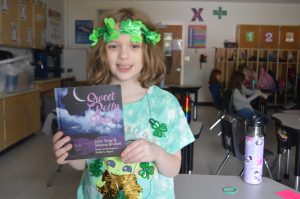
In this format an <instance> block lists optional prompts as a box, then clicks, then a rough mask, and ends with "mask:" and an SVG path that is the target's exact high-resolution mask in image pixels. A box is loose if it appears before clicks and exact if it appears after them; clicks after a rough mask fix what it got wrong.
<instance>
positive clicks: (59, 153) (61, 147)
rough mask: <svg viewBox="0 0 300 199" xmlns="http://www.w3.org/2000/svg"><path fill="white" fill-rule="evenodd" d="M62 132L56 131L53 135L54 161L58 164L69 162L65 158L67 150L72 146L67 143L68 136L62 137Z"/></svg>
mask: <svg viewBox="0 0 300 199" xmlns="http://www.w3.org/2000/svg"><path fill="white" fill-rule="evenodd" d="M63 135H64V134H63V132H62V131H58V132H56V133H55V135H54V136H53V140H52V141H53V150H54V154H55V157H56V162H57V163H58V164H66V163H69V161H66V158H67V157H68V151H70V150H71V149H72V147H73V145H72V144H67V145H65V144H66V143H68V142H69V141H70V137H69V136H66V137H63Z"/></svg>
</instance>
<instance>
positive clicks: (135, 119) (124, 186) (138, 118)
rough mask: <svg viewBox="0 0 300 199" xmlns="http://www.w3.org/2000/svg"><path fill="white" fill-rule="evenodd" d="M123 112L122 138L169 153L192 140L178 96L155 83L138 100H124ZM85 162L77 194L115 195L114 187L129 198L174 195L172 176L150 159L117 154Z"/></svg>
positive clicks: (90, 198) (162, 198) (92, 197)
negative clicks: (134, 159)
mask: <svg viewBox="0 0 300 199" xmlns="http://www.w3.org/2000/svg"><path fill="white" fill-rule="evenodd" d="M123 112H124V127H125V128H124V129H125V139H126V141H131V140H136V139H146V140H148V141H150V142H153V143H155V144H157V145H159V146H160V147H162V148H163V149H164V150H165V151H167V152H168V153H171V154H174V153H176V152H177V151H179V150H180V149H182V148H183V147H184V146H186V145H188V144H190V143H192V142H193V141H194V136H193V133H192V132H191V130H190V127H189V125H188V123H187V121H186V118H185V116H184V113H183V111H182V108H181V107H180V105H179V103H178V100H177V99H176V98H175V97H174V96H173V95H172V94H170V93H169V92H167V91H165V90H162V89H160V88H159V87H157V86H152V87H150V89H149V90H148V93H147V95H145V96H144V97H143V98H142V99H140V100H139V101H137V102H134V103H130V104H124V105H123ZM149 119H150V121H151V122H149ZM151 123H152V125H151ZM86 162H87V165H88V169H86V170H85V171H84V173H83V176H82V180H81V182H80V185H79V188H78V191H77V198H80V199H81V198H84V199H96V198H116V194H117V192H118V190H124V191H123V192H120V193H119V194H125V196H126V197H127V198H129V199H134V198H144V199H145V198H147V199H171V198H175V196H174V184H173V178H168V177H165V176H163V175H161V174H160V173H159V172H158V171H157V169H156V167H155V164H154V162H143V163H138V164H136V163H134V164H125V163H123V162H122V161H121V159H120V157H111V158H99V159H89V160H86Z"/></svg>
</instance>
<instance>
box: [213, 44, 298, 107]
mask: <svg viewBox="0 0 300 199" xmlns="http://www.w3.org/2000/svg"><path fill="white" fill-rule="evenodd" d="M242 63H245V64H246V65H247V66H248V67H249V68H250V69H252V70H253V71H254V72H255V73H256V74H257V76H258V75H259V74H258V73H259V68H260V67H262V66H263V67H265V68H266V70H267V71H269V72H270V73H271V74H272V75H273V77H274V78H275V80H276V82H277V90H276V92H275V93H274V94H273V95H272V96H271V97H270V102H271V103H274V104H285V103H288V102H289V101H290V100H297V99H298V98H299V96H300V93H299V88H298V87H299V77H300V50H299V49H253V48H216V49H215V67H216V68H218V69H220V70H221V71H222V78H221V79H222V82H224V85H225V87H226V86H227V85H228V81H229V77H230V75H231V73H232V71H234V70H237V69H238V66H239V65H240V64H242Z"/></svg>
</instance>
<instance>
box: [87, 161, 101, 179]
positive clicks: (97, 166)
mask: <svg viewBox="0 0 300 199" xmlns="http://www.w3.org/2000/svg"><path fill="white" fill-rule="evenodd" d="M102 166H103V163H102V162H101V161H100V160H99V159H97V160H94V161H93V162H92V163H91V164H90V166H89V172H90V173H91V174H92V176H95V177H99V176H100V175H102V174H103V171H102V170H101V167H102Z"/></svg>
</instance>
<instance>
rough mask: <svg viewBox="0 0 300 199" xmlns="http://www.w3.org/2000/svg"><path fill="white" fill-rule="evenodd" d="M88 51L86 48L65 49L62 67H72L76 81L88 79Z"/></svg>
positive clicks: (65, 68)
mask: <svg viewBox="0 0 300 199" xmlns="http://www.w3.org/2000/svg"><path fill="white" fill-rule="evenodd" d="M87 53H88V50H87V49H85V48H76V49H63V53H62V68H64V70H65V71H67V69H69V68H72V69H73V76H74V77H75V79H76V81H85V80H87V67H86V66H87Z"/></svg>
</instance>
